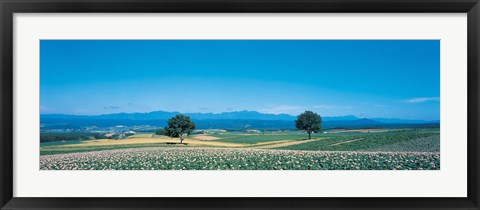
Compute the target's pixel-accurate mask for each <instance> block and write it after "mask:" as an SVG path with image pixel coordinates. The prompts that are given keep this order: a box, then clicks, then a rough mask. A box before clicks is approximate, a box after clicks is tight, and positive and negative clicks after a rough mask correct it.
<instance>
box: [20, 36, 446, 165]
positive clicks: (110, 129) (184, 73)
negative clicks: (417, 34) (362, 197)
mask: <svg viewBox="0 0 480 210" xmlns="http://www.w3.org/2000/svg"><path fill="white" fill-rule="evenodd" d="M39 42H40V107H38V109H39V113H40V116H39V120H40V122H39V125H40V127H39V133H38V135H39V142H38V145H39V156H40V158H39V169H40V170H440V139H441V138H440V124H441V122H440V102H441V100H440V43H441V42H440V40H433V39H432V40H309V39H295V40H287V39H285V40H278V39H265V40H223V39H214V40H202V39H198V40H193V39H192V40H181V39H178V40H177V39H171V40H167V39H162V40H55V39H51V40H50V39H42V40H39ZM35 107H37V105H36V106H35ZM444 122H448V121H444ZM36 126H37V125H35V127H36ZM23 132H29V131H23ZM35 135H37V134H36V133H35ZM444 135H445V133H444ZM32 140H34V138H32ZM451 140H453V141H454V139H442V141H451ZM35 150H36V148H35ZM444 154H447V153H444ZM35 157H37V155H36V154H35ZM445 157H447V156H445ZM35 162H36V161H35ZM35 164H36V163H35ZM444 167H445V168H447V166H446V165H445V166H444Z"/></svg>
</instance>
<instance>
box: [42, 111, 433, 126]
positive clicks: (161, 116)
mask: <svg viewBox="0 0 480 210" xmlns="http://www.w3.org/2000/svg"><path fill="white" fill-rule="evenodd" d="M177 114H180V112H165V111H154V112H146V113H116V114H104V115H66V114H42V115H40V116H41V118H63V119H67V118H68V119H110V120H165V119H170V118H171V117H173V116H175V115H177ZM183 114H184V115H187V116H190V118H192V119H194V120H289V121H290V120H295V119H297V117H296V116H292V115H288V114H266V113H260V112H257V111H235V112H222V113H183ZM361 119H366V118H359V117H356V116H353V115H346V116H338V117H322V120H323V121H346V120H361ZM369 120H372V121H376V122H380V123H411V124H418V123H439V122H440V121H439V120H433V121H426V120H405V119H394V118H370V119H369Z"/></svg>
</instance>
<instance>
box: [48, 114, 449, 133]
mask: <svg viewBox="0 0 480 210" xmlns="http://www.w3.org/2000/svg"><path fill="white" fill-rule="evenodd" d="M177 114H180V113H179V112H165V111H154V112H148V113H116V114H104V115H65V114H42V115H40V120H41V123H42V124H43V126H47V127H51V128H53V127H55V126H56V127H58V126H60V127H65V126H66V127H72V128H78V127H82V126H99V127H109V126H115V125H126V126H134V125H152V126H165V124H166V121H167V120H168V119H169V118H171V117H173V116H175V115H177ZM183 114H184V115H187V116H190V117H191V118H192V119H193V120H195V123H196V124H197V128H200V129H206V128H223V129H238V128H294V127H295V123H294V121H295V119H296V116H292V115H288V114H266V113H260V112H256V111H235V112H222V113H183ZM322 120H323V126H324V127H325V128H334V127H349V128H351V127H392V126H404V125H409V126H413V127H417V126H421V125H432V124H433V125H438V124H439V123H440V122H439V121H438V120H435V121H425V120H405V119H389V118H371V119H367V118H359V117H356V116H353V115H347V116H338V117H322Z"/></svg>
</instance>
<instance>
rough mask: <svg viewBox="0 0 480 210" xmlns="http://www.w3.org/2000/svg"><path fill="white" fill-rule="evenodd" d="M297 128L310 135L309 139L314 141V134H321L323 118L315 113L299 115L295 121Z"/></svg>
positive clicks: (306, 112)
mask: <svg viewBox="0 0 480 210" xmlns="http://www.w3.org/2000/svg"><path fill="white" fill-rule="evenodd" d="M295 126H296V127H297V128H298V129H299V130H304V131H305V132H307V133H308V139H312V133H313V132H320V131H321V130H322V117H320V115H318V114H317V113H315V112H312V111H305V112H304V113H302V114H300V115H298V117H297V120H295Z"/></svg>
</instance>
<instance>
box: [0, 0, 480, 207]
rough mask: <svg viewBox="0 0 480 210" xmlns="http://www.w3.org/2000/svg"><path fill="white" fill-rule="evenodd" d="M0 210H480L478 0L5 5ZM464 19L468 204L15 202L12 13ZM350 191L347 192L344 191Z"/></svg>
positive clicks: (4, 0) (46, 1) (11, 1)
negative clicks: (445, 16)
mask: <svg viewBox="0 0 480 210" xmlns="http://www.w3.org/2000/svg"><path fill="white" fill-rule="evenodd" d="M0 8H1V26H0V27H1V33H0V35H1V43H0V44H1V56H0V63H1V85H0V88H1V90H0V94H1V96H0V97H1V105H0V107H1V112H0V118H1V121H0V122H1V128H0V133H1V139H0V155H1V163H0V189H1V191H0V206H1V209H479V182H478V181H479V159H480V157H479V153H480V148H479V144H478V140H479V133H480V129H479V124H478V120H479V116H480V115H479V113H480V112H479V108H480V107H479V103H478V102H479V93H480V92H479V87H480V86H479V81H480V77H479V70H480V69H479V60H480V57H479V55H480V53H479V50H480V48H479V44H480V43H479V32H480V31H479V30H480V29H479V19H480V17H479V13H480V5H479V2H478V0H140V1H136V0H84V1H80V0H0ZM118 12H121V13H156V12H165V13H187V12H188V13H201V12H212V13H219V12H221V13H247V12H248V13H250V12H253V13H259V12H265V13H283V12H287V13H293V12H295V13H326V12H328V13H437V12H442V13H467V14H468V16H467V18H468V23H467V24H468V40H467V41H468V163H467V164H468V178H467V179H468V180H467V182H468V188H467V191H468V192H467V193H468V196H467V197H466V198H413V197H411V198H25V197H21V198H17V197H13V194H12V193H13V184H12V183H13V181H14V177H13V160H12V159H13V147H12V144H13V121H14V119H13V114H12V113H13V110H14V108H15V107H14V104H13V14H14V13H118ZM345 190H348V189H345Z"/></svg>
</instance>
